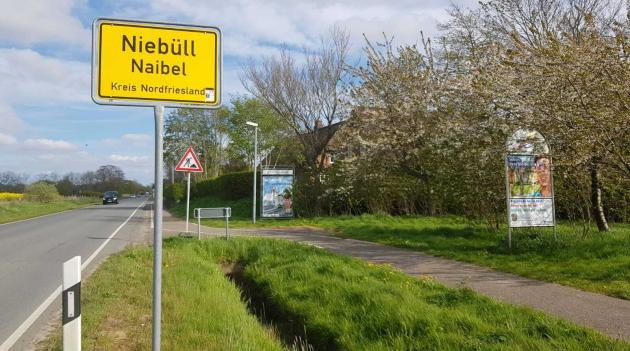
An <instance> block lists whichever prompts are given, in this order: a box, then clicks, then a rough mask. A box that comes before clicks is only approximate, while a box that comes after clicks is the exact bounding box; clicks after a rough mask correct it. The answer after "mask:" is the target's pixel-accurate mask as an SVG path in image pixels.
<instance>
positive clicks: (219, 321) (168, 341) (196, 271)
mask: <svg viewBox="0 0 630 351" xmlns="http://www.w3.org/2000/svg"><path fill="white" fill-rule="evenodd" d="M191 253H192V250H190V249H188V250H186V249H184V247H182V248H178V247H176V246H173V245H170V244H167V245H165V250H164V256H163V281H162V349H164V350H182V351H189V350H216V351H223V350H227V351H229V350H261V351H266V350H270V351H271V350H283V347H282V345H281V343H280V342H279V341H278V339H277V338H276V337H275V335H274V333H273V331H271V330H270V329H266V328H264V327H263V326H262V325H261V324H260V323H258V321H257V319H256V317H255V316H253V315H251V314H249V312H248V310H247V306H246V304H245V303H244V302H243V301H241V297H240V292H239V290H238V288H237V287H236V286H235V285H234V284H232V283H230V282H229V280H227V279H226V278H225V276H224V274H223V272H222V271H221V270H220V267H219V266H218V265H217V264H215V263H214V262H212V261H210V260H207V259H205V258H203V257H201V256H199V255H195V254H191ZM152 264H153V255H152V249H151V248H149V247H134V248H129V249H126V250H125V251H123V252H121V253H119V254H116V255H114V256H112V257H110V258H109V259H108V260H107V261H106V262H105V263H104V264H103V265H102V266H101V267H99V268H98V270H97V271H96V272H95V273H94V274H93V275H92V276H91V277H89V278H88V279H87V280H86V281H84V283H83V286H82V292H81V297H82V305H81V306H82V311H81V318H82V321H81V322H82V324H83V327H82V329H83V335H82V346H83V349H84V350H112V351H118V350H151V319H152V315H151V313H152V312H151V311H152V310H151V303H152V298H151V296H152V269H153V265H152ZM61 343H62V340H61V328H57V330H56V331H55V333H54V334H53V335H52V336H51V337H50V338H48V339H46V340H44V341H43V342H42V343H40V344H39V345H38V347H37V349H38V350H40V351H42V350H61V349H62V348H61Z"/></svg>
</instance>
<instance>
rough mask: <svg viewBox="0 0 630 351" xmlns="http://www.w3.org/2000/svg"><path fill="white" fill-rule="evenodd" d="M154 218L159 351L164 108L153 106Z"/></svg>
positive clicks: (155, 313) (155, 333)
mask: <svg viewBox="0 0 630 351" xmlns="http://www.w3.org/2000/svg"><path fill="white" fill-rule="evenodd" d="M154 112H155V199H154V203H155V216H154V217H153V351H160V330H161V328H160V326H161V320H162V305H161V304H162V202H163V201H162V192H163V191H162V178H163V174H162V172H163V168H164V167H163V164H162V153H163V148H162V146H163V145H162V143H163V140H162V129H163V128H164V106H155V110H154Z"/></svg>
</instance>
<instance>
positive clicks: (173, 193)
mask: <svg viewBox="0 0 630 351" xmlns="http://www.w3.org/2000/svg"><path fill="white" fill-rule="evenodd" d="M184 196H186V193H185V188H184V185H183V184H180V183H175V184H169V185H167V186H165V187H164V201H165V202H166V204H167V206H170V205H172V204H175V203H178V202H180V201H181V200H182V199H183V198H184Z"/></svg>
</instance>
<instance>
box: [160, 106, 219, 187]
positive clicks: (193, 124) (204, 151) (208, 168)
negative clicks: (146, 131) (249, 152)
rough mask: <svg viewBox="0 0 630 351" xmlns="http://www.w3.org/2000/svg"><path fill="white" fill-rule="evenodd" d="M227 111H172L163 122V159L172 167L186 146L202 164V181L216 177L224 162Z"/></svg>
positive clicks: (183, 109) (182, 109)
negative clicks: (192, 150)
mask: <svg viewBox="0 0 630 351" xmlns="http://www.w3.org/2000/svg"><path fill="white" fill-rule="evenodd" d="M226 117H227V108H221V109H219V110H204V109H185V108H181V109H176V110H174V111H173V112H171V113H170V114H169V115H168V116H167V118H166V121H165V128H164V157H165V159H166V160H167V161H166V162H167V163H168V164H169V165H171V166H172V167H174V166H175V163H177V161H179V159H180V158H181V157H182V156H183V155H184V152H185V151H186V149H187V148H188V147H189V146H192V147H193V148H194V149H195V151H196V152H197V153H198V156H199V158H200V162H201V163H202V164H203V168H204V173H203V177H204V178H208V177H216V176H217V175H219V172H220V169H221V166H222V165H223V163H224V162H225V154H224V145H225V144H226V143H227V138H226V123H225V121H226Z"/></svg>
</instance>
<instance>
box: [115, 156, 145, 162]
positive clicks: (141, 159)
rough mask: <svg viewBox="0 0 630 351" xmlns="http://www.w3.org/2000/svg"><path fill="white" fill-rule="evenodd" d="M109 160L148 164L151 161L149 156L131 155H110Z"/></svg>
mask: <svg viewBox="0 0 630 351" xmlns="http://www.w3.org/2000/svg"><path fill="white" fill-rule="evenodd" d="M109 159H110V160H111V161H114V162H134V163H135V162H146V161H148V160H149V157H148V156H129V155H116V154H113V155H110V156H109Z"/></svg>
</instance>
